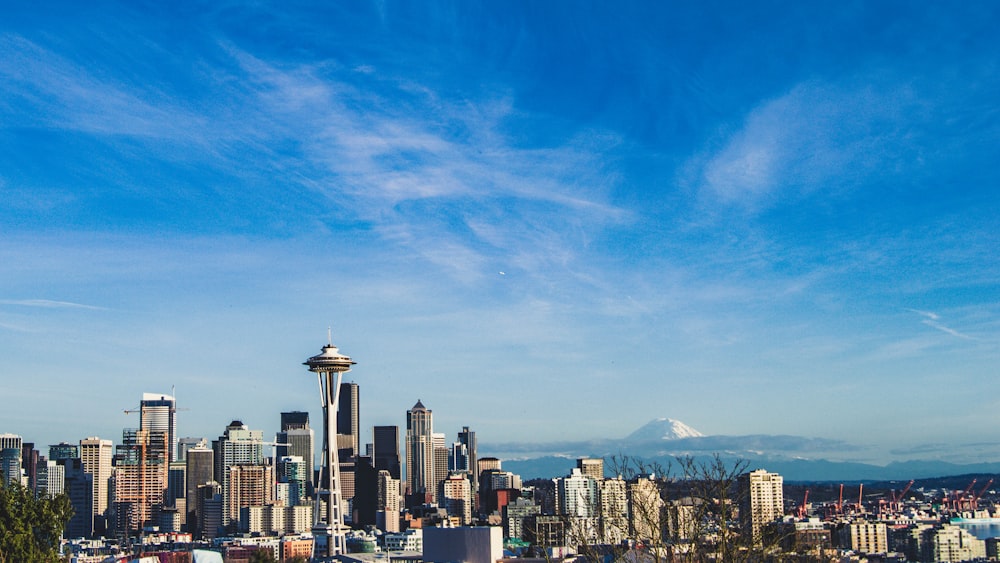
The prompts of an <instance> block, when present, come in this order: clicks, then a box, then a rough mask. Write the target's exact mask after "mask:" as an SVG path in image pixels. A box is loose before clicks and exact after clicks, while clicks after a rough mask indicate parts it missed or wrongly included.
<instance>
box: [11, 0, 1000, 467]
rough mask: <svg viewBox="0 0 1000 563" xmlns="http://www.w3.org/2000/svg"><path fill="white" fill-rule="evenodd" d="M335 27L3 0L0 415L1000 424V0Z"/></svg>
mask: <svg viewBox="0 0 1000 563" xmlns="http://www.w3.org/2000/svg"><path fill="white" fill-rule="evenodd" d="M326 4H327V3H319V2H316V3H310V2H306V3H288V5H285V3H282V4H281V5H280V6H279V5H277V4H269V3H266V2H261V3H247V2H234V3H225V2H211V3H203V4H198V3H185V4H184V5H183V6H182V7H177V6H171V5H164V4H162V3H122V4H118V3H112V2H102V3H98V4H96V5H86V6H84V5H82V4H80V3H64V4H63V3H50V4H48V5H46V6H43V7H37V6H30V7H29V6H28V5H26V4H25V5H12V6H6V7H4V8H3V12H4V13H3V17H0V85H2V88H0V233H2V236H0V381H2V386H3V388H4V392H3V396H4V399H3V403H4V408H3V409H2V410H0V432H2V431H6V432H14V433H18V434H21V435H23V436H24V437H25V439H26V440H33V441H35V442H37V443H41V444H47V443H54V442H57V441H59V440H69V441H73V440H78V439H79V438H81V437H84V436H87V435H100V436H101V437H107V438H112V439H115V440H119V439H120V433H121V428H122V427H124V426H134V425H135V424H136V423H137V421H136V420H134V419H130V418H128V417H127V416H126V415H124V414H122V412H121V411H122V409H125V408H130V407H133V406H135V405H136V404H137V403H138V401H139V398H140V396H141V394H142V392H144V391H163V392H169V391H170V388H171V386H176V394H177V396H178V400H179V402H180V403H181V406H182V407H184V408H187V409H189V410H187V411H183V412H182V413H181V414H180V421H181V422H180V426H181V428H180V433H181V434H182V435H186V436H207V437H214V436H218V435H219V434H220V433H221V432H222V431H223V430H224V428H225V425H226V423H228V422H229V421H230V420H232V419H234V418H239V419H242V420H244V421H245V422H247V423H248V424H249V425H251V426H252V427H254V428H262V429H264V430H265V431H267V432H273V431H274V430H275V429H276V426H277V424H278V413H279V412H280V411H282V410H292V409H300V410H301V409H310V410H312V411H313V412H314V413H315V414H314V416H316V417H318V416H319V415H318V412H317V411H318V408H317V406H318V398H317V396H316V391H315V389H316V385H315V382H314V380H313V379H312V378H311V376H310V374H309V373H308V372H307V371H306V370H305V368H304V366H302V365H301V363H302V361H304V360H305V359H306V358H307V357H309V356H311V355H313V354H315V353H318V352H319V349H320V347H321V346H322V345H323V344H324V343H325V342H326V332H327V327H328V326H332V331H333V340H334V343H335V344H337V345H338V346H340V348H341V350H342V351H343V352H345V353H347V354H349V355H351V356H352V357H353V358H354V359H355V360H356V361H357V362H358V364H357V366H356V367H355V370H354V371H353V372H352V373H351V376H352V378H353V379H354V380H355V381H357V382H358V383H359V384H360V385H361V400H362V426H363V427H370V426H372V425H375V424H399V425H404V424H405V421H404V413H405V411H406V409H407V408H409V407H410V406H412V405H413V404H414V403H415V402H416V401H417V399H420V400H422V401H423V403H424V404H425V405H426V406H427V407H428V408H430V409H432V410H433V411H434V414H435V419H436V420H435V427H436V430H438V431H441V432H446V433H447V434H448V435H449V437H451V438H453V437H454V434H455V432H457V431H458V430H459V429H460V427H461V426H462V425H469V426H471V427H472V428H473V429H475V430H477V431H478V432H479V440H480V442H481V443H499V442H512V441H537V442H546V441H557V440H577V439H586V438H588V437H601V438H613V437H616V436H625V435H626V434H628V433H630V432H631V431H633V430H635V429H636V428H638V427H639V426H642V425H643V424H645V423H646V422H648V421H649V420H651V419H653V418H657V417H672V418H676V419H680V420H683V421H684V422H686V423H687V424H689V425H691V426H693V427H695V428H697V429H698V430H700V431H702V432H704V433H706V434H729V435H736V434H751V433H771V434H796V435H804V436H813V437H826V438H834V439H843V440H847V441H849V442H852V443H859V444H863V445H869V446H871V447H872V451H873V452H876V453H873V454H871V455H874V456H875V457H878V455H877V452H884V451H886V450H888V449H889V448H891V447H897V446H901V445H912V444H921V443H925V442H932V443H933V442H947V441H955V442H970V443H971V442H983V441H987V442H998V441H1000V440H997V439H996V434H995V430H994V429H995V428H997V427H998V425H1000V397H998V396H997V394H996V393H994V392H992V391H993V390H994V389H995V384H994V382H995V378H996V376H997V366H998V365H1000V363H998V360H1000V353H998V352H1000V351H998V335H1000V316H998V314H1000V301H998V297H1000V259H998V252H997V243H998V238H1000V235H998V227H1000V219H998V217H1000V193H998V189H997V184H998V179H1000V171H998V169H997V167H996V160H997V156H998V152H1000V151H998V148H997V147H998V146H1000V113H998V110H997V107H998V106H997V100H998V99H1000V69H998V66H997V65H998V61H1000V43H998V42H997V41H996V39H995V35H994V32H995V29H996V28H997V26H998V24H1000V6H998V5H997V4H996V3H990V2H963V3H959V4H958V5H945V4H940V3H930V2H877V3H871V2H868V3H865V2H847V3H845V2H826V3H821V2H806V3H801V2H757V3H750V4H746V3H737V2H714V3H712V2H710V3H705V4H698V5H694V4H684V3H666V2H642V3H624V4H623V3H580V2H495V3H479V2H464V1H463V2H454V3H444V2H436V3H430V5H428V4H427V3H423V2H412V3H411V2H380V3H362V2H345V3H337V4H335V5H331V6H326ZM330 4H333V3H330ZM133 416H134V415H133ZM363 439H364V438H363ZM883 457H884V456H883ZM994 461H995V460H994Z"/></svg>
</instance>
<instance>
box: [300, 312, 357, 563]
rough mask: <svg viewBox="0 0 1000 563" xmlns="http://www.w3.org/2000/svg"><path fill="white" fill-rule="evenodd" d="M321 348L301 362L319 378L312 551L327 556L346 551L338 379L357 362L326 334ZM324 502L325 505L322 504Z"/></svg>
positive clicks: (321, 557) (317, 555)
mask: <svg viewBox="0 0 1000 563" xmlns="http://www.w3.org/2000/svg"><path fill="white" fill-rule="evenodd" d="M327 332H328V340H327V342H328V343H327V345H325V346H323V349H322V351H321V352H320V353H319V354H318V355H316V356H313V357H311V358H309V359H308V360H306V361H305V362H304V364H305V365H306V366H308V367H309V371H311V372H313V373H315V374H316V378H317V380H318V381H319V397H320V404H321V405H322V406H323V461H322V466H321V468H320V472H319V475H320V478H319V483H318V484H317V487H316V504H315V507H314V509H313V528H312V531H313V537H314V538H315V540H314V541H315V544H314V546H313V555H314V557H315V558H317V559H321V560H324V559H329V558H333V557H336V556H338V555H342V554H344V553H347V548H346V546H345V541H346V537H345V526H344V514H343V508H344V499H343V497H342V496H341V492H340V464H339V463H338V459H337V406H338V405H339V404H340V381H341V379H342V377H343V375H344V373H345V372H348V371H351V366H352V365H354V364H355V363H356V362H354V361H353V360H351V358H350V357H348V356H346V355H344V354H341V353H340V350H338V349H337V347H336V346H334V345H333V342H332V339H330V338H329V331H327ZM324 502H325V506H323V507H321V505H323V504H324Z"/></svg>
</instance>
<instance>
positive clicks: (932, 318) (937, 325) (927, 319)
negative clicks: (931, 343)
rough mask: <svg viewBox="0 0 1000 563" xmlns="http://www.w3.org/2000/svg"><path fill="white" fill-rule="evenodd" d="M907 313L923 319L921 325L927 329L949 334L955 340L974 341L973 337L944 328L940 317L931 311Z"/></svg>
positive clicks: (917, 310)
mask: <svg viewBox="0 0 1000 563" xmlns="http://www.w3.org/2000/svg"><path fill="white" fill-rule="evenodd" d="M907 311H910V312H913V313H916V314H918V315H920V316H921V317H924V320H922V321H921V323H923V324H925V325H927V326H929V327H931V328H933V329H936V330H940V331H941V332H943V333H945V334H950V335H952V336H954V337H956V338H962V339H965V340H976V338H975V337H973V336H969V335H968V334H964V333H962V332H959V331H957V330H955V329H953V328H951V327H949V326H946V325H945V324H943V323H941V322H940V320H941V316H940V315H938V314H937V313H935V312H933V311H921V310H919V309H907Z"/></svg>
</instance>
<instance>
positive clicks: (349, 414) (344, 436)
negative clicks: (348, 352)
mask: <svg viewBox="0 0 1000 563" xmlns="http://www.w3.org/2000/svg"><path fill="white" fill-rule="evenodd" d="M359 402H360V401H359V388H358V384H357V383H354V382H349V383H341V384H340V401H339V403H338V406H337V450H338V458H339V460H340V461H341V462H345V461H348V460H349V459H350V458H352V457H354V456H356V455H358V454H359V453H360V451H359V450H358V446H359V442H360V438H361V429H360V424H359V412H358V405H359Z"/></svg>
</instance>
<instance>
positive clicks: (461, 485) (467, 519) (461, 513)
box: [438, 473, 472, 526]
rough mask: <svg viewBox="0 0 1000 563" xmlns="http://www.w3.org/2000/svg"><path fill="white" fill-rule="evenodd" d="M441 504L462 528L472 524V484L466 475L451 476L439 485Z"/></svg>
mask: <svg viewBox="0 0 1000 563" xmlns="http://www.w3.org/2000/svg"><path fill="white" fill-rule="evenodd" d="M438 489H439V491H438V498H439V499H440V501H439V504H440V506H441V507H442V508H444V509H445V510H447V511H448V515H449V516H456V517H458V522H459V524H460V525H462V526H468V525H469V524H470V523H472V483H471V482H470V481H469V479H468V477H467V476H466V474H465V473H456V474H454V475H450V476H449V477H448V478H447V479H445V480H444V481H441V483H439V484H438Z"/></svg>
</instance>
